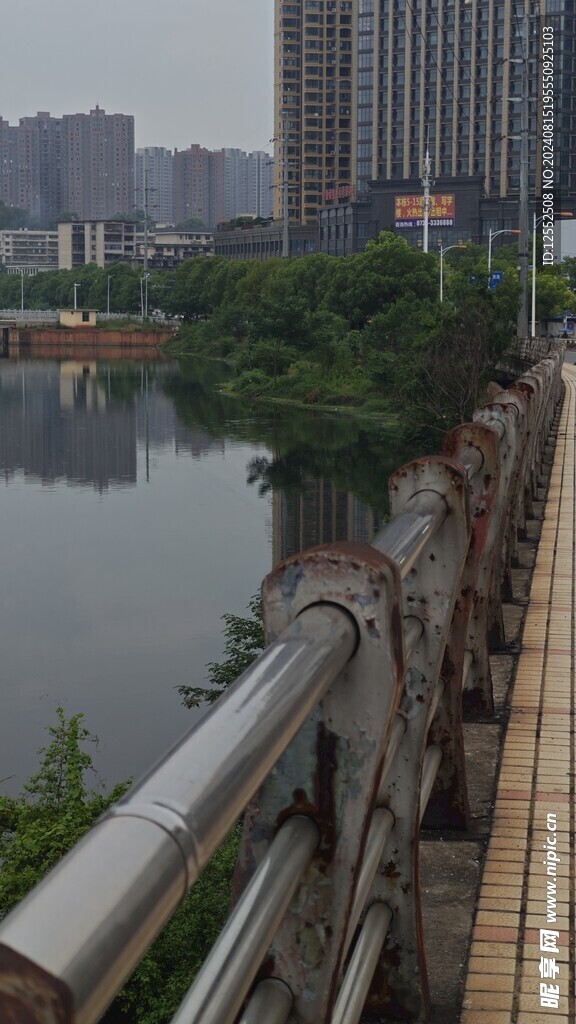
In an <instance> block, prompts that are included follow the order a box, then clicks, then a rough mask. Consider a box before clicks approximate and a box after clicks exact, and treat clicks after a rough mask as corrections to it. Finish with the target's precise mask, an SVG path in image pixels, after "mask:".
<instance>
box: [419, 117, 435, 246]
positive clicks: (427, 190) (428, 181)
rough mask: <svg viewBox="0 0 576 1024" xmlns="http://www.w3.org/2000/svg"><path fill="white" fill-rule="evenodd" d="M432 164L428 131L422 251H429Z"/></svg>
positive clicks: (424, 178) (423, 179)
mask: <svg viewBox="0 0 576 1024" xmlns="http://www.w3.org/2000/svg"><path fill="white" fill-rule="evenodd" d="M431 171H432V165H431V163H430V152H429V149H428V133H426V156H425V157H424V174H423V175H422V185H423V187H424V233H423V236H422V252H428V224H429V221H430V186H431V185H433V184H434V182H433V181H432V175H431Z"/></svg>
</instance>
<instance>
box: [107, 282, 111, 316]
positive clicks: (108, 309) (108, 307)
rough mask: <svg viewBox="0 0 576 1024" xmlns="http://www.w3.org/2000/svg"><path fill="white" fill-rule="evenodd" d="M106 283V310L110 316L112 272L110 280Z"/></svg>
mask: <svg viewBox="0 0 576 1024" xmlns="http://www.w3.org/2000/svg"><path fill="white" fill-rule="evenodd" d="M106 285H107V287H106V298H107V301H106V312H107V313H108V316H110V274H108V280H107V282H106Z"/></svg>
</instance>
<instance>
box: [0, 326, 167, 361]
mask: <svg viewBox="0 0 576 1024" xmlns="http://www.w3.org/2000/svg"><path fill="white" fill-rule="evenodd" d="M172 336H173V331H172V330H171V329H170V328H168V329H166V330H160V331H107V330H104V329H100V328H98V327H96V328H84V329H82V328H78V329H74V328H73V329H70V330H58V329H57V328H49V327H46V328H26V327H24V328H20V327H11V328H10V330H9V332H8V337H7V339H6V344H5V345H4V348H5V349H6V351H5V352H4V355H10V356H24V357H28V358H34V357H38V358H41V359H68V358H74V357H75V356H77V355H78V354H79V353H81V354H82V356H84V357H87V356H89V355H90V356H92V357H93V358H94V359H122V358H124V359H140V358H148V359H149V358H151V357H152V358H154V357H155V356H160V354H161V346H162V345H163V344H164V343H165V342H166V341H168V339H169V338H171V337H172Z"/></svg>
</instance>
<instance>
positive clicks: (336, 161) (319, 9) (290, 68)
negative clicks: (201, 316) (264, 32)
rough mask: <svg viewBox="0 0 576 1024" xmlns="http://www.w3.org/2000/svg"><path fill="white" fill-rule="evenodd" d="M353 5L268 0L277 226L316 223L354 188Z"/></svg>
mask: <svg viewBox="0 0 576 1024" xmlns="http://www.w3.org/2000/svg"><path fill="white" fill-rule="evenodd" d="M357 6H358V0H354V2H352V0H291V2H287V0H275V62H274V63H275V76H276V80H275V83H274V133H275V139H276V147H275V183H276V189H275V197H274V212H275V217H276V219H277V220H281V219H282V218H283V216H284V190H285V189H287V199H288V215H289V220H290V222H291V223H301V224H306V223H315V222H316V220H317V217H318V211H319V209H320V208H321V207H322V206H324V205H325V203H326V202H327V201H332V202H341V201H342V202H343V201H346V202H348V201H349V199H350V196H351V195H352V194H353V192H354V188H355V184H356V167H355V131H356V86H355V67H356V26H355V23H356V20H357V19H356V10H357Z"/></svg>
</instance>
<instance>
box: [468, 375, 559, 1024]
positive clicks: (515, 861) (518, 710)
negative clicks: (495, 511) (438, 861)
mask: <svg viewBox="0 0 576 1024" xmlns="http://www.w3.org/2000/svg"><path fill="white" fill-rule="evenodd" d="M564 381H565V384H566V398H565V401H564V407H563V411H562V418H561V422H560V428H559V433H558V442H557V446H556V453H555V458H554V466H553V470H552V478H551V482H550V490H549V494H548V500H547V503H546V508H545V519H544V523H543V527H542V536H541V540H540V545H539V548H538V554H537V559H536V567H535V571H534V577H533V580H532V587H531V592H530V603H529V607H528V611H527V616H526V623H525V628H524V637H523V644H522V654H521V656H520V659H519V664H518V671H517V676H516V683H515V687H514V692H513V696H512V708H511V714H510V722H509V725H508V730H507V733H506V740H505V744H504V749H503V757H502V765H501V770H500V776H499V780H498V792H497V798H496V805H495V810H494V822H493V829H492V832H491V838H490V843H489V847H488V853H487V859H486V864H485V868H484V874H483V878H482V885H481V890H480V899H479V903H478V910H477V913H476V920H475V924H474V930H473V934H472V948H471V954H470V961H469V965H468V977H467V981H466V992H465V996H464V1009H463V1012H462V1016H461V1024H545V1022H546V1024H574V1022H576V1006H575V999H574V941H575V929H574V887H575V881H574V868H575V864H574V842H573V839H571V833H572V836H573V835H574V779H575V773H574V755H575V746H574V710H575V708H574V635H575V634H574V631H575V627H574V617H575V608H574V604H575V595H574V569H575V566H574V547H575V509H574V492H575V481H574V472H575V465H574V447H575V429H576V423H575V406H576V367H573V366H565V367H564ZM555 858H557V859H555ZM554 899H555V901H556V905H555V914H556V918H555V921H554V920H553V918H552V915H551V914H550V912H549V911H550V910H552V911H553V910H554ZM547 901H549V902H550V906H549V907H548V905H547ZM541 986H544V988H542V989H541Z"/></svg>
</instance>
